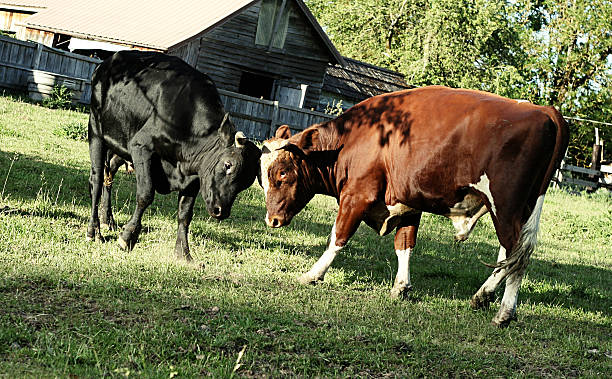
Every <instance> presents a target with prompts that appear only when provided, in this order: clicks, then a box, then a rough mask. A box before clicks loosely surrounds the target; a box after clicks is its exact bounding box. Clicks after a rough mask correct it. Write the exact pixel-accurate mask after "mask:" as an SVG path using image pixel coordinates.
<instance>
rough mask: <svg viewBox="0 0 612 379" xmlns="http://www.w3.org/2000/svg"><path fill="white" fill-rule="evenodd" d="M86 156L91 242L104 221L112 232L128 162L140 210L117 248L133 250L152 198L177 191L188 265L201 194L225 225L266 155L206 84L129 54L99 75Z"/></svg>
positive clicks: (166, 61)
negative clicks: (113, 201) (114, 194)
mask: <svg viewBox="0 0 612 379" xmlns="http://www.w3.org/2000/svg"><path fill="white" fill-rule="evenodd" d="M89 154H90V158H91V173H90V178H89V184H90V194H91V200H92V210H91V219H90V221H89V227H88V229H87V238H88V239H94V238H97V239H102V236H101V233H100V218H101V219H102V224H103V225H104V224H107V225H108V226H109V227H110V228H111V229H113V228H114V227H115V223H114V220H113V217H112V211H111V205H110V198H111V196H110V190H111V185H112V180H113V175H114V174H115V172H116V170H117V168H118V167H119V166H120V163H121V161H123V160H125V161H129V162H132V163H133V166H134V172H135V175H136V210H135V211H134V214H133V215H132V217H131V218H130V220H129V222H128V223H127V224H126V225H125V227H124V229H123V232H122V233H121V235H120V237H119V241H118V242H119V245H120V246H121V247H122V248H123V249H131V248H132V247H133V246H134V244H135V243H136V242H137V240H138V235H139V233H140V230H141V218H142V215H143V213H144V211H145V209H146V208H147V207H148V206H149V205H150V204H151V203H152V201H153V197H154V194H155V192H158V193H161V194H167V193H170V192H172V191H178V192H179V197H178V234H177V240H176V246H175V252H176V254H177V255H178V256H180V257H184V258H185V259H187V260H190V259H191V256H190V254H189V246H188V242H187V233H188V228H189V223H190V222H191V219H192V216H193V206H194V202H195V198H196V196H197V194H198V191H199V192H200V193H201V194H202V198H203V199H204V201H205V203H206V209H207V210H208V212H209V213H210V214H211V216H213V217H215V218H216V219H219V220H221V219H224V218H227V217H228V216H229V215H230V210H231V207H232V204H233V202H234V200H235V198H236V195H237V194H238V193H239V192H240V191H242V190H244V189H246V188H248V187H249V186H250V185H251V184H252V183H253V181H254V180H255V176H256V173H257V171H258V160H259V156H260V154H261V152H260V150H259V149H258V148H257V147H256V146H255V145H254V144H253V143H252V142H250V141H247V140H246V138H245V137H244V134H242V133H240V132H238V133H236V130H235V127H234V126H233V125H232V123H231V121H230V120H229V118H228V116H227V114H226V113H225V112H224V110H223V105H222V103H221V100H220V98H219V94H218V92H217V89H216V87H215V85H214V83H213V82H212V81H211V80H210V78H208V76H206V75H204V74H203V73H201V72H199V71H197V70H195V69H194V68H192V67H191V66H189V65H188V64H186V63H185V62H183V61H182V60H180V59H178V58H175V57H170V56H166V55H163V54H160V53H151V52H137V51H130V52H119V53H116V54H114V55H113V56H112V57H110V58H109V59H107V60H105V61H104V62H102V64H100V66H99V67H98V68H97V69H96V71H95V72H94V75H93V79H92V97H91V113H90V117H89ZM103 184H104V185H103ZM103 192H104V196H103V197H102V198H103V202H102V204H101V209H100V212H99V213H100V216H99V215H98V210H99V209H98V203H99V201H100V197H101V195H102V193H103Z"/></svg>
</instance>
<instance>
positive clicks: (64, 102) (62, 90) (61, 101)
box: [43, 85, 72, 109]
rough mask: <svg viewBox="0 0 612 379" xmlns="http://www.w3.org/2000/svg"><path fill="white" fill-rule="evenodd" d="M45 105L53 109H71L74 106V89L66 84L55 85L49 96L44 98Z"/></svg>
mask: <svg viewBox="0 0 612 379" xmlns="http://www.w3.org/2000/svg"><path fill="white" fill-rule="evenodd" d="M43 105H44V106H45V107H47V108H51V109H70V108H71V106H72V91H71V90H70V89H69V88H67V87H65V86H63V85H62V86H53V90H52V91H51V94H50V95H49V97H48V98H46V99H44V100H43Z"/></svg>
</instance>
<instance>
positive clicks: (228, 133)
mask: <svg viewBox="0 0 612 379" xmlns="http://www.w3.org/2000/svg"><path fill="white" fill-rule="evenodd" d="M229 116H230V114H229V113H225V116H223V121H221V125H220V126H219V137H220V138H221V140H222V141H223V142H224V144H225V146H226V147H230V146H232V145H233V144H234V143H235V135H236V128H235V127H234V124H232V121H231V120H230V117H229Z"/></svg>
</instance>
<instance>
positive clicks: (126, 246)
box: [117, 236, 130, 251]
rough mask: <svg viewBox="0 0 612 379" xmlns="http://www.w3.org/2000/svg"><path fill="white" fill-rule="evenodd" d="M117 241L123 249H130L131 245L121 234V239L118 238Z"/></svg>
mask: <svg viewBox="0 0 612 379" xmlns="http://www.w3.org/2000/svg"><path fill="white" fill-rule="evenodd" d="M117 243H118V244H119V247H120V248H121V250H126V251H128V250H130V246H129V245H128V243H127V242H126V241H125V240H124V239H123V238H122V237H121V236H119V239H117Z"/></svg>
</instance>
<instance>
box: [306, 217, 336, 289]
mask: <svg viewBox="0 0 612 379" xmlns="http://www.w3.org/2000/svg"><path fill="white" fill-rule="evenodd" d="M340 250H342V246H336V223H335V222H334V226H333V227H332V231H331V235H330V237H329V245H328V246H327V250H325V252H324V253H323V255H321V257H320V258H319V260H318V261H317V262H316V263H315V264H314V265H313V266H312V268H311V269H310V270H308V272H307V273H305V274H304V275H302V276H301V277H300V282H301V283H304V284H307V283H312V282H315V281H317V280H323V277H324V276H325V273H326V272H327V270H328V269H329V266H330V265H331V264H332V262H333V261H334V258H336V254H338V252H339V251H340Z"/></svg>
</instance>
